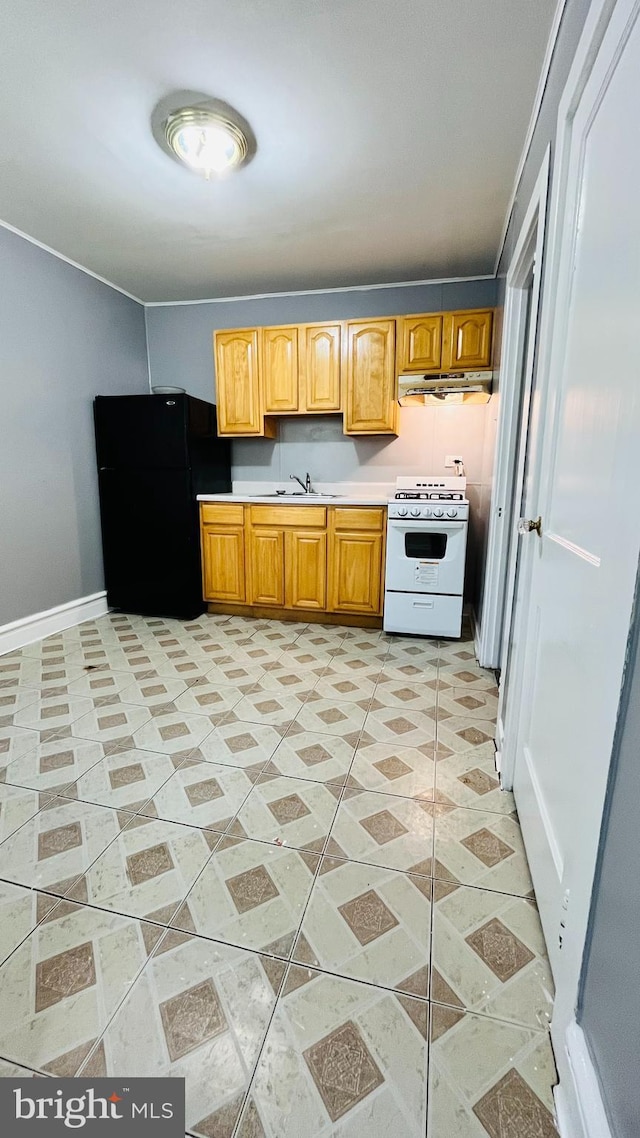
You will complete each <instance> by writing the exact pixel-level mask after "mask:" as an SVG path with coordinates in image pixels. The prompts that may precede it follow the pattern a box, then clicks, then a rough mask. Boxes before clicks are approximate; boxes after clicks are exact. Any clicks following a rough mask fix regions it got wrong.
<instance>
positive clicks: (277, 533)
mask: <svg viewBox="0 0 640 1138" xmlns="http://www.w3.org/2000/svg"><path fill="white" fill-rule="evenodd" d="M249 546H250V550H251V553H250V556H251V603H252V604H254V605H278V606H279V607H282V605H284V531H283V530H281V529H267V528H266V526H265V527H264V528H263V527H262V526H260V527H258V528H253V527H252V528H251V529H250V530H249Z"/></svg>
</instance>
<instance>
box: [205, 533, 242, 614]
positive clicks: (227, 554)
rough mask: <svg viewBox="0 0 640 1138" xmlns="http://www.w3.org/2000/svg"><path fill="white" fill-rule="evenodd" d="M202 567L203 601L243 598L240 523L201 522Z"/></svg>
mask: <svg viewBox="0 0 640 1138" xmlns="http://www.w3.org/2000/svg"><path fill="white" fill-rule="evenodd" d="M202 570H203V580H204V596H205V600H206V601H232V602H236V603H238V604H242V603H243V601H245V600H246V585H245V562H244V529H243V527H242V526H203V528H202Z"/></svg>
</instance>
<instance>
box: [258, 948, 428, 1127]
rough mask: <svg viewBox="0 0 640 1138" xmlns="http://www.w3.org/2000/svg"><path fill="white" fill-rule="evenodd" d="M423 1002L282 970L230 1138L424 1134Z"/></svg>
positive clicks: (305, 970)
mask: <svg viewBox="0 0 640 1138" xmlns="http://www.w3.org/2000/svg"><path fill="white" fill-rule="evenodd" d="M426 1034H427V1005H426V1004H425V1003H423V1002H421V1001H420V1000H414V999H412V998H411V997H410V996H405V995H401V994H400V993H397V994H396V993H393V992H389V991H385V990H384V989H381V988H376V987H373V986H372V985H368V984H358V983H356V982H355V981H353V980H345V979H342V978H340V977H337V976H328V975H323V974H321V973H318V972H315V971H313V970H312V969H309V968H298V967H291V969H290V971H289V973H288V976H287V979H286V982H285V987H284V989H283V995H282V996H281V998H280V1000H279V1002H278V1006H277V1008H276V1012H275V1015H274V1017H273V1020H272V1023H271V1026H270V1028H269V1032H268V1034H267V1038H266V1041H265V1045H264V1048H263V1050H262V1054H261V1056H260V1060H259V1062H258V1066H257V1068H256V1073H255V1076H254V1078H253V1082H252V1084H251V1089H250V1094H249V1098H248V1100H247V1104H246V1106H245V1110H244V1113H243V1115H242V1119H241V1122H240V1126H239V1129H238V1131H237V1134H238V1138H251V1136H253V1135H262V1134H264V1135H265V1138H299V1136H300V1135H302V1134H304V1135H305V1138H320V1136H321V1135H322V1138H325V1136H328V1135H330V1134H336V1135H338V1134H344V1135H345V1136H346V1135H354V1138H355V1135H359V1134H364V1133H366V1134H370V1135H372V1138H382V1136H383V1135H385V1134H388V1133H389V1132H390V1130H391V1132H393V1133H396V1134H402V1135H403V1138H423V1136H424V1133H425V1113H426V1087H425V1071H426V1053H427V1045H426V1038H425V1037H426Z"/></svg>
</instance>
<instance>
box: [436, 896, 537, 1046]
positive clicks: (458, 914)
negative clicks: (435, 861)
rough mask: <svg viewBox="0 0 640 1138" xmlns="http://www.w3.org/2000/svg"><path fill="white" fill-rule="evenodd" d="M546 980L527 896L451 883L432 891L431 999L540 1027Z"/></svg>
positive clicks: (532, 911)
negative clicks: (443, 888) (441, 893)
mask: <svg viewBox="0 0 640 1138" xmlns="http://www.w3.org/2000/svg"><path fill="white" fill-rule="evenodd" d="M553 991H554V989H553V979H552V977H551V971H550V968H549V961H548V959H547V953H546V947H545V943H544V938H543V935H542V928H541V926H540V920H539V917H538V913H537V910H536V907H535V905H534V904H533V902H532V901H528V900H525V899H524V898H521V897H514V896H512V895H510V894H506V893H493V892H489V891H488V890H484V889H469V888H467V887H466V886H464V885H455V886H453V887H452V888H451V889H446V890H445V891H444V893H443V895H438V896H436V897H434V913H433V954H432V978H431V998H432V999H433V1000H436V1001H438V1002H440V1003H442V1004H451V1005H452V1006H454V1007H458V1008H459V1007H463V1008H465V1009H467V1010H468V1011H475V1012H481V1013H482V1014H483V1015H489V1016H493V1017H495V1018H496V1019H502V1020H508V1021H509V1022H511V1023H517V1024H522V1025H523V1026H525V1027H533V1028H542V1029H544V1028H547V1027H548V1025H549V1021H550V1018H551V1007H552V1001H553Z"/></svg>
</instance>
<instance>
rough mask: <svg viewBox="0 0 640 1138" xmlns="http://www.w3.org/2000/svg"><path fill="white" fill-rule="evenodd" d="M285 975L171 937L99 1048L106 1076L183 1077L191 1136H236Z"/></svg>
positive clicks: (236, 953)
mask: <svg viewBox="0 0 640 1138" xmlns="http://www.w3.org/2000/svg"><path fill="white" fill-rule="evenodd" d="M284 968H285V966H284V964H283V962H282V961H278V960H274V959H272V958H270V957H261V956H259V955H258V954H256V953H251V952H246V951H243V950H242V949H239V948H232V947H230V946H229V945H223V944H217V943H214V942H212V941H209V940H203V939H200V938H198V937H193V936H189V935H186V934H184V933H178V932H170V933H168V934H166V937H165V938H164V939H161V940H159V942H158V943H157V947H156V950H155V952H154V955H153V956H152V958H151V960H150V961H149V963H148V964H147V966H146V967H145V968H144V970H143V972H142V973H141V975H140V976H139V978H138V980H137V981H136V983H135V984H134V985H133V987H132V988H131V990H130V992H129V993H128V994H127V996H126V999H125V1000H124V1002H123V1004H122V1005H121V1007H120V1008H119V1009H118V1012H117V1014H116V1015H115V1016H114V1018H113V1020H112V1021H111V1023H110V1024H109V1026H108V1028H107V1030H106V1031H105V1032H104V1035H103V1036H102V1039H101V1040H100V1048H101V1053H102V1056H103V1064H104V1070H105V1073H106V1074H109V1075H118V1076H123V1075H129V1076H138V1077H139V1076H152V1077H154V1078H160V1077H169V1076H177V1077H179V1078H184V1079H185V1080H186V1123H187V1127H188V1129H189V1132H190V1134H194V1135H197V1136H198V1138H211V1135H215V1136H217V1135H223V1134H230V1133H232V1131H233V1127H234V1125H235V1122H236V1120H237V1118H238V1115H239V1114H240V1110H241V1108H242V1103H243V1100H244V1095H245V1092H246V1090H247V1088H248V1085H249V1081H250V1079H251V1074H252V1072H253V1068H254V1065H255V1062H256V1059H257V1058H258V1054H259V1052H260V1047H261V1044H262V1041H263V1039H264V1035H265V1032H266V1030H267V1026H268V1023H269V1020H270V1018H271V1014H272V1011H273V1008H274V1005H275V1002H276V993H277V991H278V990H279V988H280V984H281V982H282V977H283V973H284ZM88 1062H89V1064H90V1063H91V1057H90V1058H89V1060H88ZM85 1069H86V1068H85ZM81 1073H84V1071H83V1072H81Z"/></svg>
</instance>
